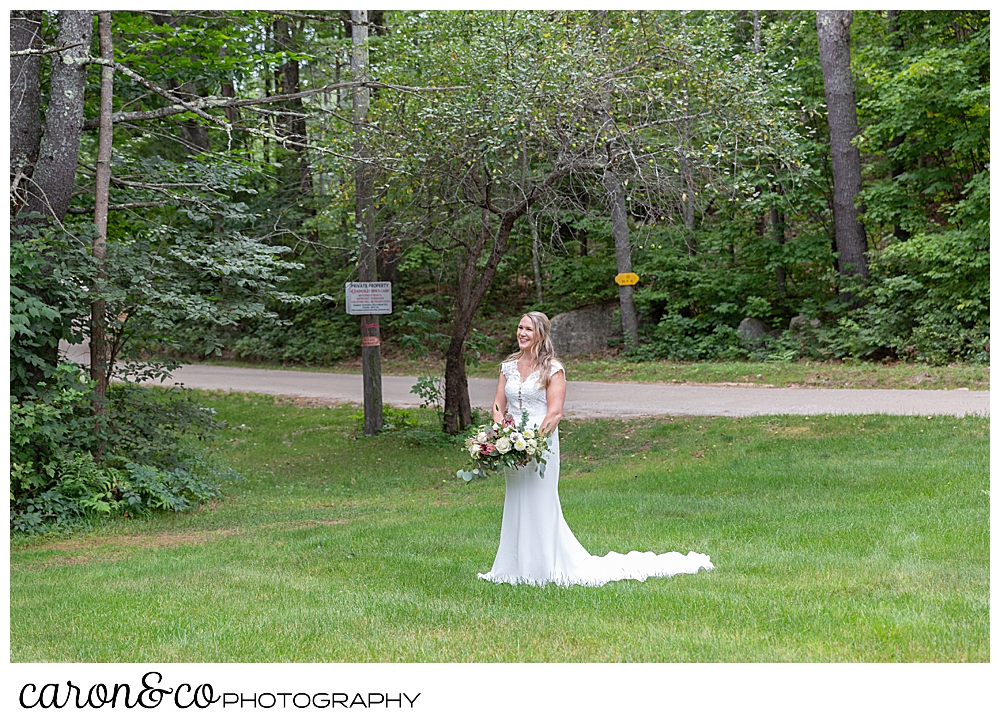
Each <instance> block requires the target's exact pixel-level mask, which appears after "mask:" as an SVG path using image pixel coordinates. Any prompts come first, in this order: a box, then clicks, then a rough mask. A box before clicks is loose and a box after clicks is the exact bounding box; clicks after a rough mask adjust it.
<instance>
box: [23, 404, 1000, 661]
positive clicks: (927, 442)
mask: <svg viewBox="0 0 1000 723" xmlns="http://www.w3.org/2000/svg"><path fill="white" fill-rule="evenodd" d="M198 397H199V399H201V400H203V403H204V404H205V405H206V406H211V407H214V408H215V409H216V410H217V411H218V413H219V416H220V417H221V418H223V419H226V420H228V422H229V424H230V429H229V431H228V432H227V433H226V434H225V435H224V436H223V437H222V438H221V439H220V441H219V443H218V444H219V447H220V453H221V454H222V455H223V456H224V457H226V458H227V459H228V460H229V461H230V463H231V464H232V465H233V466H234V467H236V468H237V469H238V470H240V471H241V472H242V474H243V479H242V480H241V481H240V482H238V483H235V484H233V485H231V486H230V487H229V488H228V489H227V490H226V496H225V497H224V499H222V500H221V501H219V502H217V503H215V504H213V505H211V506H210V507H208V508H204V509H202V510H200V511H198V512H196V513H192V514H182V515H163V516H157V517H153V518H150V519H144V520H119V521H117V522H114V523H108V524H105V525H101V526H99V527H97V528H95V529H94V530H92V531H90V532H86V533H79V534H76V535H73V536H71V537H68V538H63V539H46V540H37V539H35V540H24V539H14V540H12V552H11V574H10V577H11V598H10V600H11V602H10V610H11V660H12V661H55V660H58V661H154V660H155V661H519V660H532V661H985V660H988V659H989V607H988V596H989V528H988V516H989V495H988V489H989V487H988V485H989V476H988V461H989V447H988V421H987V420H983V419H981V418H972V417H970V418H964V419H955V418H946V417H940V418H934V419H927V418H905V417H888V416H873V415H868V416H864V417H829V418H828V417H812V418H808V417H774V418H764V417H756V418H752V419H743V420H740V419H728V418H705V417H702V418H674V419H646V420H630V421H628V422H617V421H607V420H605V421H587V422H583V421H573V422H570V421H564V422H563V424H562V425H561V435H562V448H563V453H564V454H563V476H562V480H561V483H560V496H561V498H562V502H563V508H564V511H565V515H566V518H567V520H568V521H569V524H570V526H571V527H572V529H573V530H574V532H575V533H576V534H577V536H578V537H579V539H580V541H581V542H582V543H583V544H584V545H585V546H586V547H587V548H588V549H589V550H590V551H591V552H593V553H596V554H603V553H604V552H607V551H608V550H618V551H622V552H624V551H628V550H631V549H639V550H654V551H657V552H664V551H667V550H680V551H682V552H686V551H688V550H696V551H698V552H704V553H708V554H710V555H711V556H712V560H713V562H714V563H715V565H716V569H715V570H713V571H711V572H702V573H699V574H697V575H681V576H677V577H674V578H668V579H650V580H647V581H645V582H642V583H639V582H635V581H622V582H616V583H611V584H609V585H606V586H605V587H602V588H581V587H573V588H568V589H564V588H559V587H554V586H548V587H545V588H531V587H524V586H521V587H516V588H515V587H511V586H507V585H501V586H498V585H494V584H491V583H486V582H484V581H482V580H479V579H477V578H476V573H477V572H483V571H486V570H488V569H489V567H490V565H491V564H492V560H493V555H494V553H495V552H496V545H497V541H498V538H499V525H500V512H501V507H502V504H503V484H502V480H501V479H499V478H497V479H493V480H491V481H487V482H486V483H481V482H480V483H471V484H466V483H464V482H462V481H460V480H457V479H456V478H455V476H454V470H455V469H457V468H458V466H459V465H460V464H462V462H463V459H462V458H461V455H460V454H459V452H458V450H457V448H452V447H439V448H434V447H418V446H414V445H413V444H411V443H410V442H409V441H408V440H407V439H406V438H405V437H404V436H402V435H400V434H398V433H392V434H386V435H382V436H380V437H376V438H364V437H362V436H359V435H358V432H357V427H356V424H357V423H356V421H355V420H353V419H351V417H352V416H353V415H355V414H356V413H357V410H356V409H354V408H350V407H341V408H326V407H310V408H301V407H296V406H292V405H289V404H275V402H274V400H272V399H271V398H268V397H263V396H254V395H237V394H210V393H198ZM424 413H425V410H419V411H418V414H424ZM430 419H431V417H430V415H429V414H428V416H427V417H426V418H425V419H424V421H425V422H429V421H430ZM240 425H244V426H242V427H241V426H240Z"/></svg>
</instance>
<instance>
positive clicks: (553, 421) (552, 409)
mask: <svg viewBox="0 0 1000 723" xmlns="http://www.w3.org/2000/svg"><path fill="white" fill-rule="evenodd" d="M545 398H546V401H547V402H548V405H549V411H548V414H546V415H545V419H543V420H542V426H541V427H539V431H540V432H541V433H542V434H546V435H548V434H551V433H552V432H553V431H555V428H556V427H557V426H559V420H560V419H562V418H563V404H564V403H565V402H566V374H565V373H564V372H563V371H562V369H560V370H559V371H557V372H555V373H554V374H553V375H552V376H551V377H549V386H548V388H546V390H545Z"/></svg>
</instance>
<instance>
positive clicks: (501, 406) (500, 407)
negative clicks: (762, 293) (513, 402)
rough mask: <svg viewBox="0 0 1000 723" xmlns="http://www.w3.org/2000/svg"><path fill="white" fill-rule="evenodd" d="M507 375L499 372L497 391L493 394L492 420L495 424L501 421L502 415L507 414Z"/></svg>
mask: <svg viewBox="0 0 1000 723" xmlns="http://www.w3.org/2000/svg"><path fill="white" fill-rule="evenodd" d="M506 386H507V377H505V376H504V375H503V372H500V381H499V382H498V383H497V393H496V394H494V395H493V421H494V422H496V423H497V424H502V423H503V418H504V415H506V414H507V392H505V391H504V388H505V387H506Z"/></svg>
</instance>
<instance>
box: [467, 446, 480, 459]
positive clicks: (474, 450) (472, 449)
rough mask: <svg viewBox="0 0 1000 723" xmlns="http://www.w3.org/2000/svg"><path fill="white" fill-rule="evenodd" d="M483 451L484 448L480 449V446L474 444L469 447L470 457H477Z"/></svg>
mask: <svg viewBox="0 0 1000 723" xmlns="http://www.w3.org/2000/svg"><path fill="white" fill-rule="evenodd" d="M481 449H482V447H480V446H479V445H478V444H473V445H472V446H470V447H469V456H470V457H475V456H476V455H477V454H479V451H480V450H481Z"/></svg>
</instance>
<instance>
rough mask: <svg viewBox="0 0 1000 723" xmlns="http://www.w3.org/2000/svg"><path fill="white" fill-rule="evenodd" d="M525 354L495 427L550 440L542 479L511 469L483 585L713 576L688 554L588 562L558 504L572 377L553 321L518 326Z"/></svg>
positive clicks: (497, 409)
mask: <svg viewBox="0 0 1000 723" xmlns="http://www.w3.org/2000/svg"><path fill="white" fill-rule="evenodd" d="M517 346H518V351H517V352H515V353H514V354H512V355H511V356H510V357H509V358H508V359H507V360H506V361H505V362H504V363H503V364H502V365H501V366H500V383H499V384H498V385H497V393H496V397H495V399H494V401H493V419H494V421H496V422H501V421H503V417H504V415H505V414H510V415H511V416H513V417H514V419H516V420H520V419H521V410H522V409H526V410H528V424H529V425H531V426H537V427H538V428H539V430H540V431H541V432H542V433H543V434H547V435H548V436H549V452H548V454H547V459H546V464H545V466H544V470H543V472H542V474H539V469H538V468H537V467H536V466H535V465H534V464H531V465H528V466H526V467H518V468H517V469H507V470H506V471H505V474H506V477H507V491H506V496H505V498H504V505H503V521H502V523H501V526H500V548H499V549H498V550H497V556H496V560H495V561H494V562H493V569H492V570H490V571H489V572H488V573H486V574H482V573H480V575H479V577H481V578H482V579H484V580H492V581H493V582H508V583H511V584H513V585H516V584H518V583H526V584H529V585H544V584H546V583H549V582H552V583H556V584H557V585H590V586H597V585H604V584H605V583H607V582H611V581H612V580H624V579H630V580H645V579H646V578H647V577H667V576H670V575H676V574H678V573H694V572H698V571H699V570H711V569H712V568H713V565H712V562H711V560H709V558H708V555H702V554H699V553H696V552H689V553H688V554H687V555H682V554H680V553H679V552H667V553H664V554H662V555H657V554H656V553H653V552H635V551H633V552H629V553H628V554H626V555H622V554H621V553H618V552H609V553H608V554H607V555H605V556H604V557H597V556H595V555H591V554H589V553H588V552H587V551H586V550H585V549H584V547H583V545H581V544H580V543H579V542H578V541H577V539H576V537H575V536H574V535H573V532H572V531H571V530H570V529H569V525H567V524H566V520H565V519H564V518H563V514H562V507H561V506H560V504H559V489H558V487H559V428H558V425H559V420H560V419H562V416H563V401H564V400H565V398H566V372H565V370H564V369H563V366H562V364H560V363H559V362H558V361H557V360H556V358H555V353H554V350H553V348H552V341H551V339H550V338H549V319H548V317H546V316H545V314H542V313H541V312H538V311H529V312H528V313H527V314H525V315H524V316H523V317H521V321H520V322H518V325H517Z"/></svg>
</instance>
